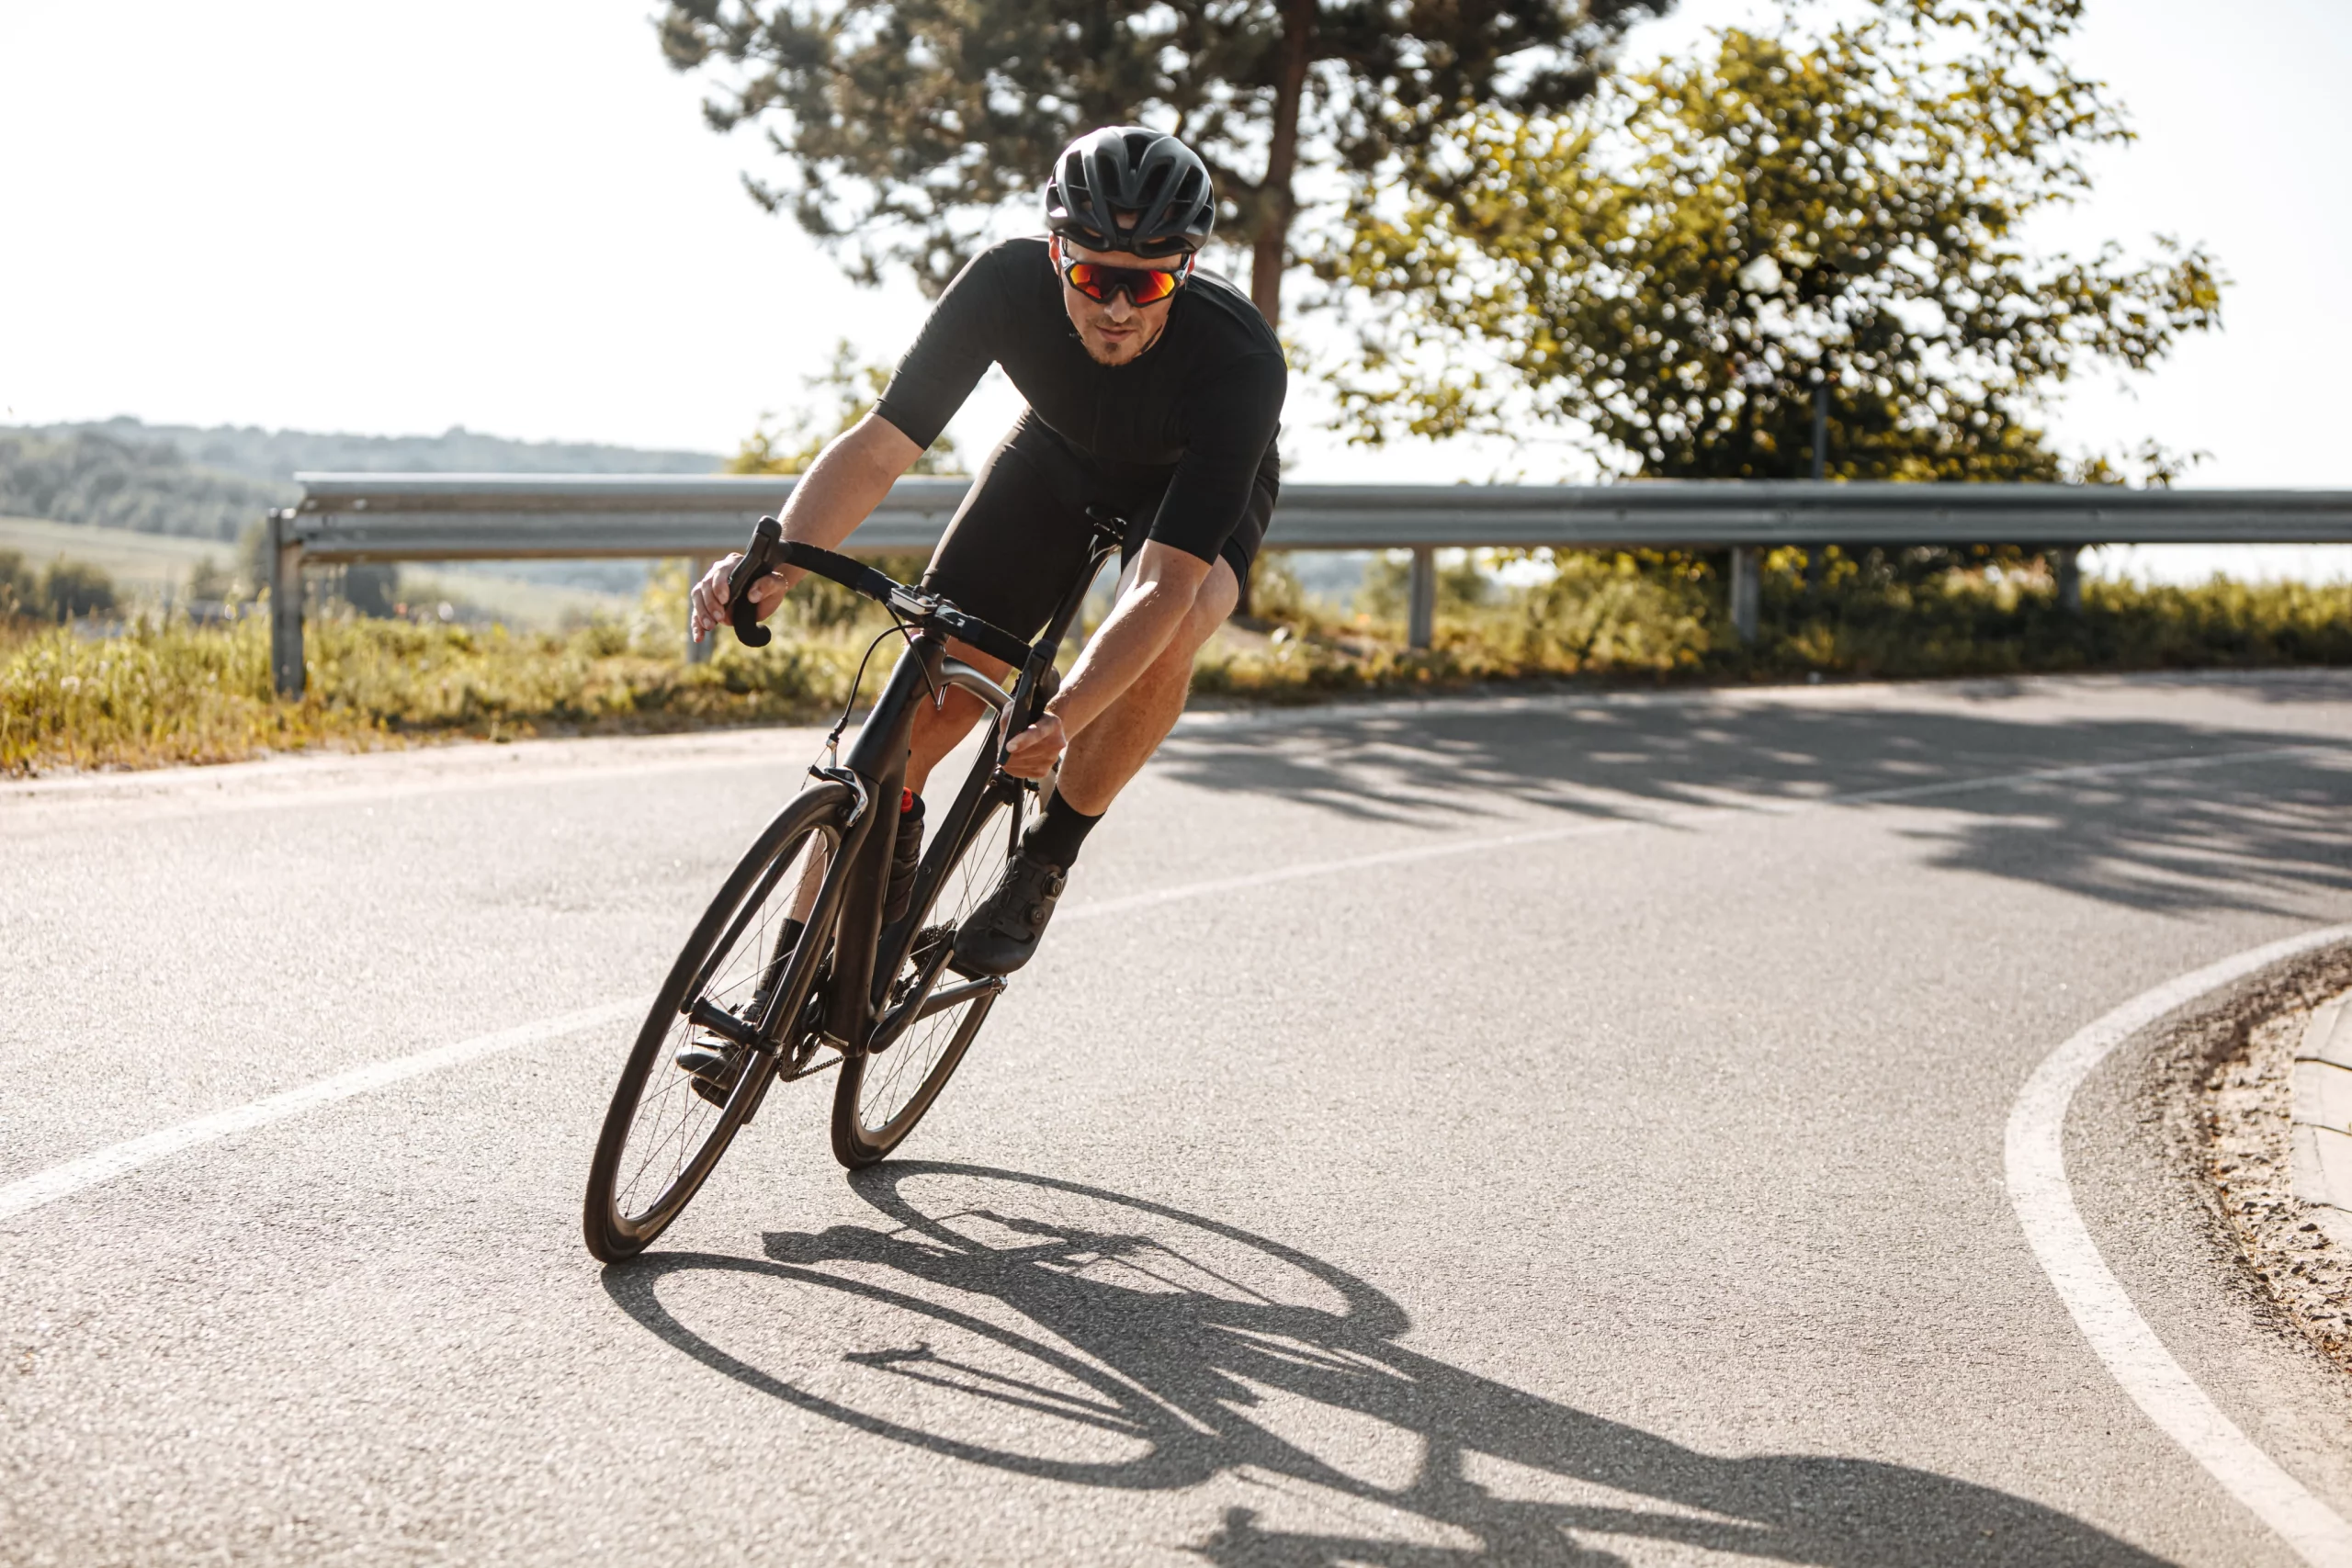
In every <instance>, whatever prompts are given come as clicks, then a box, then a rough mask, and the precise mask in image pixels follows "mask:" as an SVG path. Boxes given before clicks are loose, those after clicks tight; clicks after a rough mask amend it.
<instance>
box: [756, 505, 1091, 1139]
mask: <svg viewBox="0 0 2352 1568" xmlns="http://www.w3.org/2000/svg"><path fill="white" fill-rule="evenodd" d="M1087 515H1088V518H1089V520H1090V521H1091V523H1092V524H1093V525H1094V535H1093V538H1092V540H1091V543H1090V546H1089V548H1088V554H1087V563H1086V569H1085V570H1084V571H1082V572H1081V573H1080V574H1079V576H1078V579H1077V581H1074V582H1072V583H1071V584H1070V586H1069V588H1068V589H1067V590H1066V591H1065V592H1064V593H1063V595H1062V598H1061V602H1060V604H1057V606H1056V607H1055V611H1054V615H1053V616H1052V618H1051V619H1050V620H1048V621H1047V623H1046V628H1045V630H1044V631H1043V632H1042V633H1040V634H1039V637H1038V640H1037V643H1036V645H1035V646H1036V647H1037V648H1040V649H1051V648H1056V647H1058V646H1059V645H1060V643H1061V641H1062V639H1063V638H1064V637H1067V636H1068V635H1069V627H1070V625H1071V623H1072V622H1074V621H1075V620H1076V619H1077V618H1078V613H1079V611H1080V608H1081V607H1082V606H1083V605H1084V604H1085V603H1086V593H1087V591H1088V590H1089V589H1090V588H1091V587H1092V586H1093V584H1094V580H1095V578H1096V577H1097V576H1098V575H1100V573H1101V572H1102V570H1103V563H1104V562H1105V561H1107V560H1108V559H1109V558H1111V556H1112V555H1113V554H1114V552H1116V551H1117V550H1118V549H1119V547H1120V546H1121V544H1122V542H1123V541H1124V538H1125V533H1126V525H1125V522H1124V521H1123V520H1121V519H1118V518H1116V517H1113V516H1109V515H1107V514H1098V513H1096V512H1095V511H1094V510H1093V509H1091V508H1090V509H1089V511H1088V514H1087ZM947 641H948V639H947V636H946V634H945V633H944V632H942V631H940V630H938V629H937V628H935V627H932V628H926V629H924V630H922V631H921V632H918V633H916V634H914V635H913V636H912V637H910V639H909V641H908V645H907V647H906V649H904V650H903V651H902V652H901V653H900V654H899V658H898V660H897V662H896V663H895V664H894V665H893V666H892V667H891V671H890V676H889V680H888V682H886V683H885V684H884V686H883V688H882V694H881V695H880V697H878V698H877V699H876V701H875V704H874V706H873V708H872V710H871V711H870V712H869V713H868V714H867V715H866V719H865V724H864V725H863V726H862V727H861V728H859V730H858V732H857V737H856V739H854V741H852V742H851V744H850V748H849V751H848V754H847V755H846V756H845V757H843V758H842V762H841V764H840V765H839V766H838V767H831V768H820V769H816V770H814V772H816V773H818V774H819V776H820V777H824V778H830V779H833V780H836V781H838V782H839V783H842V784H845V785H848V786H849V789H850V792H851V801H850V804H849V806H848V808H847V809H848V818H847V819H846V820H845V821H844V822H843V823H842V839H841V844H840V848H839V849H838V851H837V852H836V855H835V860H834V863H833V864H832V865H831V867H830V868H828V870H827V872H826V874H825V876H824V880H823V883H822V885H821V886H820V891H819V893H818V896H817V899H816V902H815V904H814V905H813V906H812V907H811V908H810V910H809V926H808V929H809V930H810V931H820V930H822V929H823V927H822V925H821V924H820V922H822V921H824V920H826V919H828V918H829V917H831V915H832V913H833V909H834V906H835V905H836V904H838V905H839V919H838V922H837V923H836V924H835V925H834V927H833V941H832V943H831V953H832V955H833V967H832V973H831V976H830V977H829V978H828V979H827V980H826V981H825V983H824V989H823V992H822V994H821V997H820V1002H821V1006H822V1009H823V1013H822V1019H823V1021H822V1023H821V1024H820V1038H821V1039H822V1040H823V1042H824V1043H829V1044H831V1045H832V1046H833V1047H834V1048H835V1049H836V1050H838V1051H840V1052H841V1053H842V1055H844V1056H846V1055H853V1054H862V1053H865V1052H867V1051H872V1050H881V1049H886V1048H887V1047H888V1045H889V1044H890V1043H891V1042H892V1041H893V1040H895V1039H896V1038H897V1036H898V1034H899V1032H902V1031H903V1030H904V1029H905V1028H906V1027H907V1026H908V1025H909V1024H911V1023H913V1022H914V1021H916V1020H917V1019H919V1018H920V1017H922V1016H924V1015H925V1014H927V1013H928V1012H931V1011H933V1010H937V1009H938V1008H940V1007H944V1006H950V1005H953V1004H954V1002H955V1001H957V1000H961V999H963V998H964V997H965V996H966V995H967V994H968V992H967V987H969V988H970V989H972V990H978V989H987V990H999V989H1001V988H1002V987H1003V985H1004V982H1003V981H1002V980H1001V979H981V980H972V981H968V982H966V983H965V985H964V986H958V987H951V988H950V990H949V991H947V992H941V993H938V994H937V995H936V996H934V995H933V988H934V987H936V986H937V984H938V981H939V977H940V976H941V974H942V973H943V972H944V967H945V958H946V955H945V953H944V952H943V953H941V954H940V955H939V956H937V957H935V958H934V959H933V961H932V963H931V964H929V965H927V966H926V969H925V972H924V973H923V974H922V976H919V977H918V979H919V983H918V984H917V985H916V986H915V987H914V988H913V989H912V990H910V992H909V994H908V995H907V996H905V997H904V998H901V999H900V1000H899V1003H898V1004H897V1006H896V1007H895V1008H893V1009H891V1010H889V1011H888V1013H886V1012H885V1010H884V1006H883V1004H884V1001H885V999H886V998H887V996H888V987H889V984H890V981H891V980H892V978H893V977H894V976H897V974H898V973H899V966H900V965H901V964H904V963H905V962H906V958H907V953H908V951H909V949H910V946H911V945H912V943H913V941H914V938H915V936H916V935H917V933H918V931H919V930H920V927H921V919H922V914H923V913H924V912H925V911H927V910H928V909H929V908H931V906H932V902H933V899H934V897H936V896H937V893H938V887H939V884H940V881H941V879H942V878H943V877H944V875H945V874H946V873H947V871H948V870H949V869H950V868H951V867H952V866H953V865H954V864H955V863H956V860H957V859H958V858H959V856H960V854H961V852H962V851H963V849H964V848H965V844H966V840H967V838H968V837H969V835H970V834H971V833H972V832H973V830H974V829H975V828H976V827H977V826H978V823H979V822H981V821H982V820H983V819H984V818H986V817H987V816H988V815H989V811H990V810H991V809H992V807H994V806H995V805H996V804H998V803H999V802H1001V801H1006V800H1012V799H1017V798H1018V797H1019V795H1020V794H1021V792H1022V791H1023V790H1026V789H1034V788H1035V787H1036V785H1035V782H1034V781H1030V780H1023V779H1015V778H1013V777H1012V776H1011V775H1009V774H1007V773H1005V772H1004V770H1003V761H1004V750H1005V746H1006V745H1007V743H1008V742H1010V740H1011V739H1012V737H1013V736H1014V735H1016V734H1019V733H1020V732H1021V730H1023V728H1027V727H1028V726H1029V725H1030V724H1032V723H1034V722H1035V719H1036V716H1037V715H1038V713H1039V712H1041V711H1042V710H1043V708H1044V706H1045V704H1046V700H1047V699H1048V698H1049V697H1051V696H1052V694H1053V691H1054V689H1055V688H1056V686H1057V684H1058V682H1057V678H1055V677H1054V676H1053V669H1052V666H1051V665H1050V664H1046V665H1044V666H1043V669H1044V678H1041V677H1040V674H1039V665H1038V664H1036V663H1034V662H1033V663H1031V664H1029V665H1026V666H1024V667H1023V669H1022V672H1021V678H1020V680H1019V682H1016V683H1015V685H1014V687H1013V690H1012V694H1011V695H1009V696H1008V695H1007V694H1005V692H1004V690H1003V688H1002V687H1001V686H1000V685H998V684H997V683H996V682H994V681H991V680H989V678H988V677H987V676H986V675H984V674H982V673H981V672H980V671H978V669H976V668H974V667H973V666H971V665H970V664H967V663H966V662H965V661H964V660H960V659H956V658H953V657H951V656H950V655H949V654H948V652H947ZM950 690H956V691H962V692H966V693H968V694H971V695H972V696H973V697H975V698H977V699H978V701H980V702H981V703H982V704H983V705H986V706H987V707H988V708H989V710H990V711H989V714H988V715H987V716H986V717H987V720H988V721H989V723H991V725H992V726H994V727H995V728H997V730H998V734H997V737H996V742H995V755H994V756H993V757H992V758H989V759H987V760H985V761H986V765H984V766H979V767H975V768H974V769H973V770H972V772H971V774H970V775H969V777H968V778H967V780H966V782H965V784H964V787H963V788H962V789H961V790H960V791H958V792H957V795H956V801H955V804H954V805H953V806H952V807H950V808H949V809H948V812H947V814H946V815H945V816H944V818H941V819H940V823H939V827H938V829H936V831H935V832H934V834H933V840H932V847H931V851H930V852H929V853H928V854H926V855H924V856H923V859H922V865H921V866H920V867H919V868H918V870H917V872H916V874H915V886H914V890H913V897H912V900H911V902H910V905H909V907H908V912H907V914H906V916H905V918H904V919H901V920H900V921H899V922H898V923H897V924H896V925H895V926H894V927H891V928H889V929H886V928H885V926H884V923H883V919H882V915H883V904H884V900H885V899H886V897H888V886H889V878H890V860H891V854H892V851H893V848H894V847H895V846H896V844H897V842H898V832H899V803H900V799H901V791H902V790H903V788H904V786H905V783H906V774H907V761H908V757H909V755H910V744H911V741H912V738H913V733H914V722H915V716H916V711H917V708H916V705H918V704H919V703H922V702H926V701H936V702H944V700H945V697H946V694H947V693H948V692H949V691H950ZM803 945H804V947H806V948H808V949H809V951H807V952H806V953H801V954H797V955H796V957H795V960H794V964H795V966H796V967H797V965H798V964H800V963H803V962H808V963H814V962H816V961H817V960H818V957H819V953H818V951H817V949H818V948H819V947H820V946H821V944H808V943H804V944H803ZM797 978H798V976H790V977H789V979H788V980H787V982H786V984H783V985H779V986H777V987H775V989H774V990H773V991H772V992H771V995H770V1001H769V1004H768V1012H769V1014H770V1015H771V1016H766V1017H763V1018H762V1019H761V1020H760V1024H759V1029H758V1037H759V1038H760V1039H761V1040H762V1041H763V1042H771V1043H772V1042H774V1041H775V1038H776V1032H777V1027H778V1025H779V1024H780V1023H782V1020H781V1019H778V1018H776V1017H774V1016H773V1014H774V1013H775V1011H776V1010H778V1008H779V1005H780V1003H781V1000H782V998H784V997H786V996H788V995H790V994H792V992H793V991H795V990H797V988H798V987H797V985H796V984H793V983H791V982H793V981H797ZM782 1066H785V1067H786V1069H787V1070H788V1069H789V1068H791V1067H792V1066H797V1064H782ZM771 1076H773V1075H771ZM764 1090H765V1086H764V1085H763V1086H762V1089H761V1092H762V1094H763V1095H764ZM754 1109H756V1102H755V1104H754ZM748 1114H749V1113H748V1112H747V1118H746V1119H747V1120H748Z"/></svg>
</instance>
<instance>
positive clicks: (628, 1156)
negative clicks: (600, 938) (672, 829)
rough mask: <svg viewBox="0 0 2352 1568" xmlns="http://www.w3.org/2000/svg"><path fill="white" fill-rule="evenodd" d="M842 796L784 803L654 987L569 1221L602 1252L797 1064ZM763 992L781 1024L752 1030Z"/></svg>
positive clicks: (652, 1212)
mask: <svg viewBox="0 0 2352 1568" xmlns="http://www.w3.org/2000/svg"><path fill="white" fill-rule="evenodd" d="M850 803H851V796H850V793H849V791H848V790H847V789H846V788H844V787H843V786H842V785H841V784H819V785H817V786H815V787H814V788H811V789H809V790H805V791H803V792H802V793H801V794H800V795H799V796H798V797H797V798H796V799H795V800H794V801H793V802H792V804H791V805H790V806H787V807H785V809H784V810H783V811H782V812H781V813H780V814H779V815H778V816H777V817H776V818H775V821H773V822H771V823H769V824H768V826H767V829H766V830H765V831H763V833H761V835H760V837H759V840H758V841H757V842H755V843H753V844H752V848H751V850H750V851H749V852H747V853H746V854H745V855H744V856H743V858H742V860H741V862H740V863H737V865H736V867H735V869H734V871H733V872H732V873H731V874H729V876H728V878H727V881H726V883H725V885H724V886H721V887H720V888H719V890H718V897H716V898H714V899H712V900H711V904H710V908H709V909H708V910H707V911H706V912H705V913H704V915H703V918H702V920H701V922H700V923H699V924H697V925H696V926H695V931H694V935H693V936H691V937H689V938H688V939H687V940H686V945H685V950H684V952H682V953H679V954H678V961H677V963H676V964H673V965H672V966H671V969H670V977H669V978H668V979H667V980H665V981H664V982H663V983H662V989H661V991H660V992H659V993H658V994H657V995H656V996H655V997H654V998H653V1008H652V1010H651V1011H650V1012H649V1013H648V1014H647V1015H646V1019H645V1024H644V1027H643V1028H641V1029H640V1030H639V1032H638V1036H637V1043H636V1046H635V1047H634V1048H633V1049H632V1050H631V1051H630V1053H629V1057H628V1064H627V1065H626V1066H623V1067H622V1069H621V1078H620V1083H619V1084H618V1086H617V1087H616V1088H615V1089H614V1090H613V1103H612V1107H611V1109H610V1110H609V1111H606V1112H605V1129H604V1134H603V1136H601V1137H600V1138H598V1139H597V1142H596V1156H595V1159H594V1163H593V1164H592V1165H591V1166H590V1168H589V1172H588V1194H587V1201H586V1204H585V1207H584V1211H583V1213H582V1227H583V1229H584V1232H585V1235H586V1238H587V1242H588V1250H589V1251H590V1252H592V1253H594V1254H595V1255H596V1257H597V1258H601V1259H602V1260H604V1261H605V1262H607V1263H611V1262H614V1261H616V1260H618V1259H620V1258H628V1257H632V1256H634V1255H635V1254H637V1253H639V1252H641V1251H643V1250H644V1248H645V1247H646V1246H647V1244H648V1243H650V1242H651V1241H652V1240H653V1238H654V1237H655V1236H657V1235H661V1234H662V1231H663V1230H665V1229H667V1228H668V1226H669V1225H670V1224H671V1222H672V1221H673V1220H675V1219H676V1218H677V1217H678V1215H679V1214H680V1213H682V1212H683V1211H684V1209H685V1206H686V1204H687V1202H688V1201H690V1200H691V1199H692V1198H693V1197H694V1195H695V1192H696V1191H697V1190H700V1189H701V1187H702V1184H703V1182H704V1181H705V1180H707V1179H708V1178H709V1176H710V1173H711V1171H712V1169H713V1168H716V1167H717V1165H718V1156H720V1155H722V1154H724V1153H726V1152H727V1145H728V1144H729V1142H730V1141H732V1140H733V1138H734V1136H735V1133H736V1130H737V1129H738V1128H740V1127H741V1126H742V1124H743V1123H744V1122H746V1121H747V1120H749V1119H750V1117H751V1114H752V1108H753V1107H754V1106H756V1105H757V1104H758V1103H759V1100H760V1098H761V1096H762V1095H763V1094H764V1093H766V1091H767V1089H768V1084H769V1079H770V1078H771V1077H773V1076H774V1075H775V1074H776V1073H777V1072H778V1071H779V1070H781V1071H782V1072H784V1073H786V1074H787V1075H791V1074H804V1073H806V1072H807V1071H809V1070H810V1069H809V1063H808V1061H807V1060H806V1058H809V1057H811V1056H813V1055H815V1051H816V1045H815V1040H814V1036H813V1033H812V1032H810V1031H809V1029H808V1028H807V1027H806V1021H805V1020H804V1019H803V1017H802V1014H803V1012H804V1010H805V1009H806V1006H807V1003H808V998H809V990H810V988H811V987H812V985H813V984H814V982H815V979H816V976H817V972H818V969H819V960H820V959H821V958H822V956H823V953H824V943H825V942H827V941H828V940H829V939H830V937H831V919H832V909H831V900H830V899H829V898H827V897H824V896H823V895H824V891H825V883H826V880H827V877H828V874H829V873H830V872H831V869H832V866H833V863H834V862H835V860H836V858H837V856H838V852H839V851H840V848H841V837H842V823H843V822H844V820H845V819H846V818H847V816H848V812H849V809H850ZM779 991H781V995H780V997H779V996H777V993H778V992H779ZM772 997H774V998H776V1000H775V1007H774V1010H773V1014H772V1016H774V1017H775V1018H776V1019H778V1020H779V1021H780V1022H779V1024H778V1026H777V1028H776V1029H775V1032H774V1037H773V1039H772V1040H769V1041H765V1042H763V1041H760V1040H759V1039H758V1037H757V1032H756V1025H757V1024H758V1022H759V1021H760V1019H761V1018H762V1017H763V1016H771V1011H770V1000H771V998H772ZM682 1053H683V1054H684V1056H683V1057H682ZM687 1064H692V1065H693V1066H695V1068H697V1069H699V1070H689V1067H688V1065H687Z"/></svg>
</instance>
